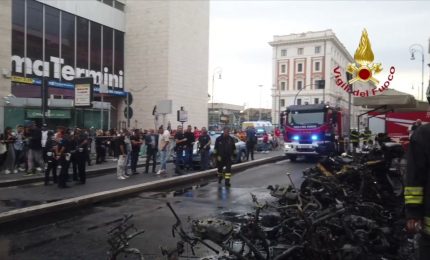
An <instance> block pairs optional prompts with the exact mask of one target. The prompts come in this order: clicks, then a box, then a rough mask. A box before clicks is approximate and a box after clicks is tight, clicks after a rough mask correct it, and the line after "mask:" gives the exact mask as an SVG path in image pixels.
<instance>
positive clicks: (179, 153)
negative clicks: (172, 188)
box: [175, 125, 187, 175]
mask: <svg viewBox="0 0 430 260" xmlns="http://www.w3.org/2000/svg"><path fill="white" fill-rule="evenodd" d="M186 141H187V139H186V138H185V136H184V133H183V132H182V126H180V125H179V126H178V128H177V130H176V134H175V143H176V146H175V152H176V162H175V173H176V174H178V175H180V174H182V169H184V158H185V149H186Z"/></svg>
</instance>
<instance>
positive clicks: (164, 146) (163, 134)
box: [157, 126, 170, 175]
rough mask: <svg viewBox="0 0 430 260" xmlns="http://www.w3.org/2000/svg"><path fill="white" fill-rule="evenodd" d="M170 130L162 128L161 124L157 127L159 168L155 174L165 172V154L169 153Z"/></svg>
mask: <svg viewBox="0 0 430 260" xmlns="http://www.w3.org/2000/svg"><path fill="white" fill-rule="evenodd" d="M169 143H170V132H169V131H168V130H163V126H160V128H159V129H158V149H159V150H160V170H159V171H158V172H157V175H159V174H162V173H167V156H168V154H169V151H168V149H169Z"/></svg>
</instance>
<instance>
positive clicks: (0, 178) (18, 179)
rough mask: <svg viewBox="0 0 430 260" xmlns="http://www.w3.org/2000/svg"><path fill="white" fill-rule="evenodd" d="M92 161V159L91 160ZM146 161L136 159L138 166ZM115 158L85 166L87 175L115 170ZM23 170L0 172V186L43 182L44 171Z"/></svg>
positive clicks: (92, 175) (70, 171)
mask: <svg viewBox="0 0 430 260" xmlns="http://www.w3.org/2000/svg"><path fill="white" fill-rule="evenodd" d="M93 162H94V160H93ZM145 162H146V157H140V158H139V161H138V167H142V166H143V165H144V164H145ZM116 164H117V162H116V159H114V158H113V157H108V158H106V162H104V163H102V164H95V163H93V164H92V165H91V166H88V165H87V166H86V172H87V177H88V178H91V177H94V176H98V175H102V174H108V173H111V172H112V171H115V170H116ZM72 171H73V170H72V165H70V168H69V174H71V173H72ZM24 174H25V172H18V173H13V174H7V175H6V174H0V188H2V187H9V186H16V185H24V184H30V183H35V182H43V181H44V176H45V173H44V172H40V173H37V174H35V175H30V176H24ZM58 174H59V170H57V175H58Z"/></svg>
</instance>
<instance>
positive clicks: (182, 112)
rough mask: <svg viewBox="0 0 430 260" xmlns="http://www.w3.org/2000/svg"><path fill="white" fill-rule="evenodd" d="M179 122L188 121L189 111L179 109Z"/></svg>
mask: <svg viewBox="0 0 430 260" xmlns="http://www.w3.org/2000/svg"><path fill="white" fill-rule="evenodd" d="M177 116H178V122H181V123H184V122H187V121H188V111H185V110H178V114H177Z"/></svg>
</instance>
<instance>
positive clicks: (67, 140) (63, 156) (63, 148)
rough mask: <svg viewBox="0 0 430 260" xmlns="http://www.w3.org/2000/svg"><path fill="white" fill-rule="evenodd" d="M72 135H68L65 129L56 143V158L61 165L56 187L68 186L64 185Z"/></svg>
mask: <svg viewBox="0 0 430 260" xmlns="http://www.w3.org/2000/svg"><path fill="white" fill-rule="evenodd" d="M72 142H73V136H71V135H70V131H69V130H66V131H65V132H64V136H63V138H62V139H61V141H60V142H59V144H58V145H57V150H56V155H57V160H58V161H59V163H60V165H61V171H60V176H59V177H58V187H59V188H68V186H67V185H66V181H67V177H68V175H69V166H70V158H71V154H70V152H71V151H72Z"/></svg>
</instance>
